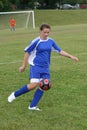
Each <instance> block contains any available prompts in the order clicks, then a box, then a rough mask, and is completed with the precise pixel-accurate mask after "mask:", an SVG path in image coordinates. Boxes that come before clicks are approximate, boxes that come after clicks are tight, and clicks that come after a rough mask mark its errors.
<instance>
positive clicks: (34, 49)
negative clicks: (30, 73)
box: [25, 37, 61, 67]
mask: <svg viewBox="0 0 87 130" xmlns="http://www.w3.org/2000/svg"><path fill="white" fill-rule="evenodd" d="M52 51H55V52H57V53H59V52H60V51H61V48H60V47H59V46H58V45H57V44H56V42H55V41H54V40H53V39H51V38H49V37H48V38H47V39H46V40H41V39H40V37H37V38H36V39H34V40H33V41H31V42H30V44H29V46H27V47H26V48H25V52H28V53H29V55H30V56H29V59H28V62H29V64H30V65H33V66H35V65H37V66H42V67H49V65H50V56H51V52H52Z"/></svg>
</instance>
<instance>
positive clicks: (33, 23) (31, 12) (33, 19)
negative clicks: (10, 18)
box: [0, 11, 35, 29]
mask: <svg viewBox="0 0 87 130" xmlns="http://www.w3.org/2000/svg"><path fill="white" fill-rule="evenodd" d="M19 13H27V14H28V16H27V19H26V24H25V28H28V24H29V19H30V15H32V26H33V28H34V29H35V18H34V11H14V12H0V14H19Z"/></svg>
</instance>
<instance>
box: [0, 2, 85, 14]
mask: <svg viewBox="0 0 87 130" xmlns="http://www.w3.org/2000/svg"><path fill="white" fill-rule="evenodd" d="M66 3H68V4H71V5H75V4H87V0H0V12H2V11H3V12H4V11H12V10H24V9H29V8H30V9H34V8H35V7H38V6H41V7H47V8H56V6H57V4H59V5H62V4H66Z"/></svg>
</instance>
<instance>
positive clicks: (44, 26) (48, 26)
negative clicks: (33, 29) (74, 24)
mask: <svg viewBox="0 0 87 130" xmlns="http://www.w3.org/2000/svg"><path fill="white" fill-rule="evenodd" d="M44 28H48V29H51V27H50V25H48V24H46V23H44V24H42V25H41V26H40V31H42V30H43V29H44Z"/></svg>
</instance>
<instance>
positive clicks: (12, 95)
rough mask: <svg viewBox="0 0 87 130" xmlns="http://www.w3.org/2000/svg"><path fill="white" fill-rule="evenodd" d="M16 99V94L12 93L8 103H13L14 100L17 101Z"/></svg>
mask: <svg viewBox="0 0 87 130" xmlns="http://www.w3.org/2000/svg"><path fill="white" fill-rule="evenodd" d="M15 99H16V97H15V96H14V92H12V93H11V94H10V96H9V97H8V102H10V103H11V102H12V101H13V100H15Z"/></svg>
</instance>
